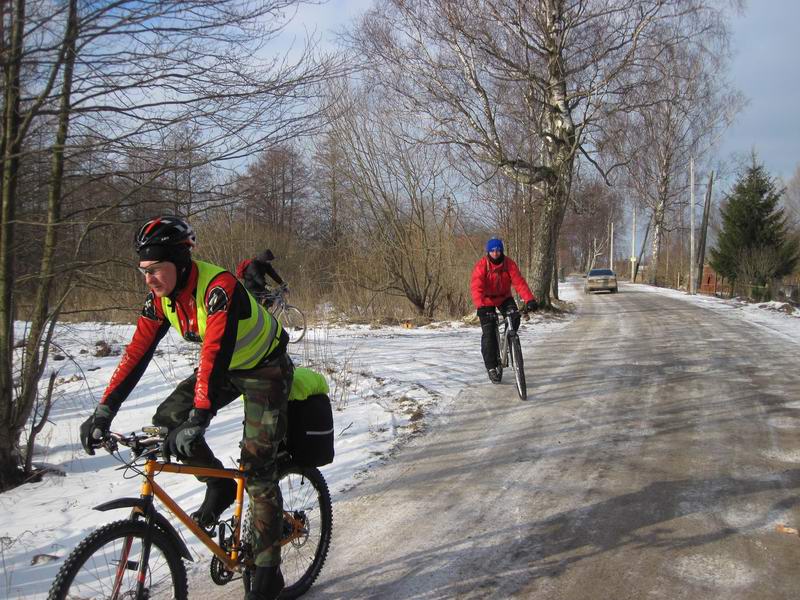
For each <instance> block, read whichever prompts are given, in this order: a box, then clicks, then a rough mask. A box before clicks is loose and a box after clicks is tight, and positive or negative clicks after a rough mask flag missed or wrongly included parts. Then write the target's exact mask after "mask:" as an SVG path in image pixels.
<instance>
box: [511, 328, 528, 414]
mask: <svg viewBox="0 0 800 600" xmlns="http://www.w3.org/2000/svg"><path fill="white" fill-rule="evenodd" d="M511 362H512V363H513V365H514V379H515V380H516V384H517V393H518V394H519V397H520V399H522V400H527V399H528V386H527V384H526V383H525V363H524V361H523V360H522V345H521V344H520V342H519V337H518V336H516V335H515V336H514V337H513V338H512V339H511Z"/></svg>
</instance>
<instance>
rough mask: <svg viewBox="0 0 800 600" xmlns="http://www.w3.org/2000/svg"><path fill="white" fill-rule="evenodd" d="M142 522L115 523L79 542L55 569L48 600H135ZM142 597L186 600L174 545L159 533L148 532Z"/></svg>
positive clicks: (141, 553) (181, 567) (141, 552)
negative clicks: (132, 599)
mask: <svg viewBox="0 0 800 600" xmlns="http://www.w3.org/2000/svg"><path fill="white" fill-rule="evenodd" d="M146 532H147V524H146V523H144V522H143V521H131V520H124V521H115V522H114V523H110V524H108V525H105V526H104V527H101V528H100V529H98V530H97V531H95V532H94V533H92V534H90V535H89V536H88V537H87V538H86V539H84V540H83V541H82V542H81V543H80V544H78V547H77V548H75V550H73V551H72V553H71V554H70V555H69V556H68V557H67V560H66V561H65V562H64V565H63V566H62V567H61V570H59V572H58V575H57V576H56V580H55V581H54V582H53V586H52V587H51V588H50V594H49V595H48V596H47V599H48V600H71V599H73V598H81V599H85V600H90V599H92V600H93V599H97V600H99V599H101V598H103V599H111V600H123V599H127V598H137V589H136V587H137V579H138V577H137V576H138V572H139V565H140V563H141V561H142V560H143V556H144V544H143V540H144V537H145V534H146ZM143 597H145V598H149V599H150V600H155V599H156V598H164V599H171V598H174V599H176V600H187V599H188V593H187V583H186V568H185V567H184V565H183V560H182V559H181V555H180V552H179V551H178V549H177V548H176V547H175V543H174V542H173V541H172V540H171V539H170V538H169V537H168V536H167V535H166V534H165V533H164V532H163V531H161V530H160V529H156V528H153V530H152V532H151V543H150V554H149V557H148V558H147V567H146V569H145V580H144V590H143Z"/></svg>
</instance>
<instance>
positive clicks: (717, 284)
mask: <svg viewBox="0 0 800 600" xmlns="http://www.w3.org/2000/svg"><path fill="white" fill-rule="evenodd" d="M722 280H723V277H722V275H720V274H718V273H717V272H716V271H715V270H714V269H712V268H711V265H709V264H705V265H703V278H702V279H701V280H700V289H699V290H697V291H698V292H699V293H700V294H707V295H709V296H719V295H721V294H722Z"/></svg>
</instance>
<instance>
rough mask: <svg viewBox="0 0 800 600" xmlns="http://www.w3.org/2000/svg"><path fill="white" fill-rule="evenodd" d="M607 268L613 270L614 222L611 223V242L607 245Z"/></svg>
mask: <svg viewBox="0 0 800 600" xmlns="http://www.w3.org/2000/svg"><path fill="white" fill-rule="evenodd" d="M608 268H609V269H611V270H612V271H613V270H614V221H611V241H610V243H609V244H608Z"/></svg>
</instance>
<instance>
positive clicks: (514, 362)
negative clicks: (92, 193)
mask: <svg viewBox="0 0 800 600" xmlns="http://www.w3.org/2000/svg"><path fill="white" fill-rule="evenodd" d="M518 315H519V316H521V317H524V318H525V320H526V321H527V320H528V319H529V317H528V311H527V310H525V309H524V308H523V309H522V310H509V311H507V312H506V313H505V315H503V328H502V331H501V330H500V323H499V319H498V318H497V313H495V315H494V330H495V334H496V335H497V376H498V378H499V380H500V381H502V379H503V369H504V368H508V367H509V365H510V366H511V368H512V369H514V380H515V381H516V385H517V393H518V394H519V397H520V399H521V400H527V399H528V386H527V384H526V383H525V363H524V361H523V359H522V345H521V344H520V341H519V335H518V334H517V330H516V329H514V327H513V326H512V324H511V323H512V319H513V318H514V317H516V316H518Z"/></svg>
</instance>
